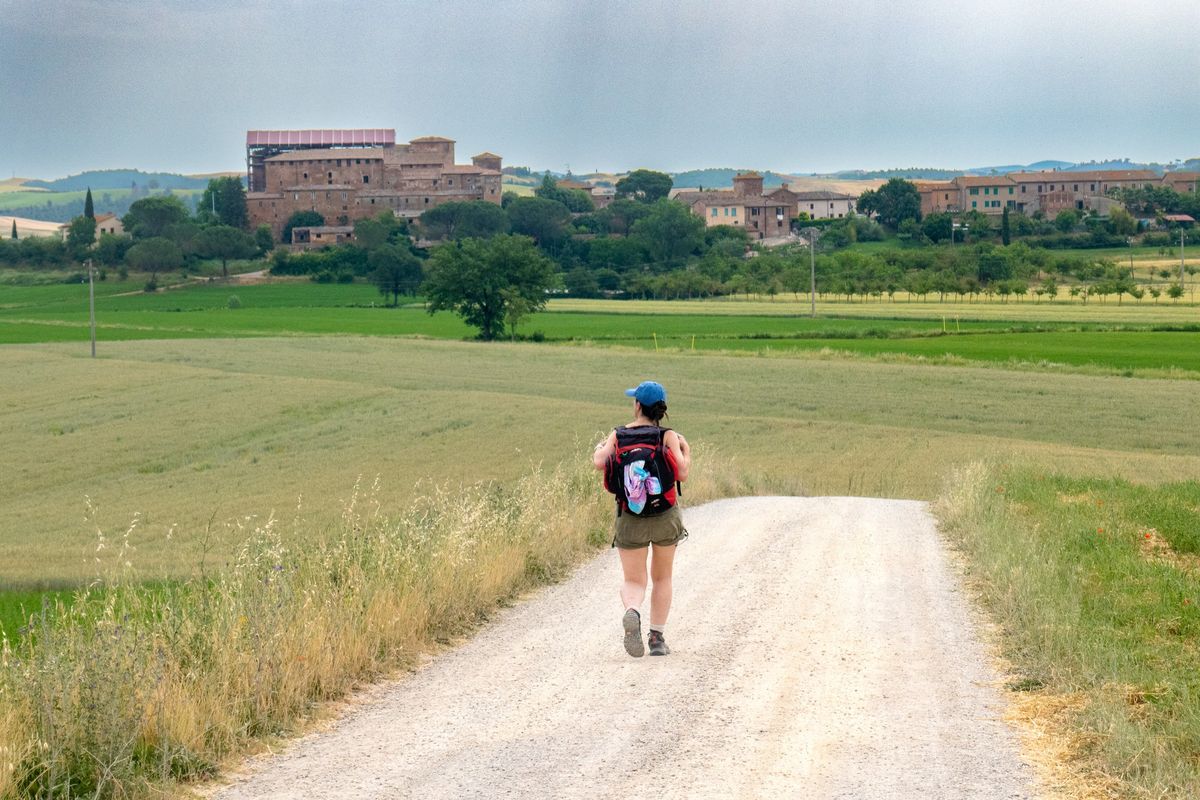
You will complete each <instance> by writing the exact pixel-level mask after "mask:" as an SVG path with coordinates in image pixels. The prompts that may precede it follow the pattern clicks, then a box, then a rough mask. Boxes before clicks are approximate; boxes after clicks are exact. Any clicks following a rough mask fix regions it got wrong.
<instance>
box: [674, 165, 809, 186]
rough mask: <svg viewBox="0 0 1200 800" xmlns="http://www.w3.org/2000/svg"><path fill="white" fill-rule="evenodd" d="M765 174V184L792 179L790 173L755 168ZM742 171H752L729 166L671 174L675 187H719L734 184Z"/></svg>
mask: <svg viewBox="0 0 1200 800" xmlns="http://www.w3.org/2000/svg"><path fill="white" fill-rule="evenodd" d="M755 171H756V172H758V173H759V174H761V175H762V176H763V186H765V187H774V186H780V185H782V184H784V183H787V182H789V181H791V180H792V177H791V176H790V175H785V174H782V173H778V172H771V171H770V170H767V171H765V172H764V171H762V170H755ZM740 172H750V170H748V169H729V168H725V167H722V168H714V169H691V170H688V171H687V172H676V173H675V174H673V175H672V176H671V178H672V179H673V180H674V186H673V188H675V189H699V188H701V187H704V188H706V189H717V188H720V187H723V186H732V185H733V176H734V175H737V174H738V173H740Z"/></svg>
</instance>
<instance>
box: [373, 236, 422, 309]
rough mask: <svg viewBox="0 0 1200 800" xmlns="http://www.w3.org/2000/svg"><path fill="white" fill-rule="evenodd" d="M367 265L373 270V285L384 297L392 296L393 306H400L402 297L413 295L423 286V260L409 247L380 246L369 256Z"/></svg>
mask: <svg viewBox="0 0 1200 800" xmlns="http://www.w3.org/2000/svg"><path fill="white" fill-rule="evenodd" d="M367 265H368V266H370V268H371V283H373V284H375V286H376V287H377V288H378V289H379V293H380V294H382V295H383V296H384V297H387V296H388V295H391V296H392V303H391V304H392V306H397V305H399V304H400V295H402V294H404V293H406V292H408V293H413V292H415V291H416V290H417V287H418V286H420V285H421V277H422V272H421V260H420V259H419V258H417V257H416V256H414V255H413V254H412V252H410V251H409V249H408V248H407V247H401V246H399V245H395V244H384V245H380V246H379V247H377V248H376V249H374V250H372V251H371V255H369V256H367Z"/></svg>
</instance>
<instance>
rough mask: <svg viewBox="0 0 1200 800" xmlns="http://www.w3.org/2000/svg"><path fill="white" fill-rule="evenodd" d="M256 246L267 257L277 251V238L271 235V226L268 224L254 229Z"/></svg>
mask: <svg viewBox="0 0 1200 800" xmlns="http://www.w3.org/2000/svg"><path fill="white" fill-rule="evenodd" d="M254 244H255V245H256V246H257V247H258V252H259V253H261V254H262V255H266V254H267V253H269V252H271V251H272V250H274V249H275V237H274V236H272V235H271V226H270V225H267V224H266V223H264V224H262V225H259V226H258V227H257V228H255V229H254Z"/></svg>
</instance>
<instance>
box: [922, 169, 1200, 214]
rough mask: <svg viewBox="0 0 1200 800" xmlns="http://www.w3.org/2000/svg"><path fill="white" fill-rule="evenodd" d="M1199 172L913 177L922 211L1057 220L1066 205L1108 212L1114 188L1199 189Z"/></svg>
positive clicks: (1135, 170) (1110, 171)
mask: <svg viewBox="0 0 1200 800" xmlns="http://www.w3.org/2000/svg"><path fill="white" fill-rule="evenodd" d="M1197 181H1200V173H1196V172H1168V173H1167V174H1166V175H1163V176H1159V175H1158V174H1157V173H1155V172H1152V171H1150V170H1139V169H1123V170H1097V171H1092V172H1062V171H1055V172H1010V173H1008V174H1007V175H993V176H978V175H959V176H958V177H957V178H954V179H953V180H949V181H913V183H915V184H916V186H917V191H918V192H919V193H920V195H921V214H922V215H924V214H934V213H939V212H944V211H951V212H959V211H982V212H983V213H984V214H991V215H995V216H999V215H1001V214H1003V213H1004V209H1005V208H1008V209H1010V210H1012V211H1020V212H1021V213H1023V214H1027V215H1032V214H1033V213H1035V212H1037V211H1041V212H1042V213H1043V214H1044V215H1045V216H1046V217H1049V218H1051V219H1053V218H1054V217H1056V216H1058V215H1059V213H1061V212H1063V211H1066V210H1068V209H1070V210H1075V211H1082V210H1084V209H1088V210H1091V211H1095V212H1097V213H1098V214H1100V215H1102V216H1107V215H1108V213H1109V212H1110V211H1111V210H1112V208H1113V206H1119V205H1120V204H1119V203H1117V201H1115V200H1113V199H1112V198H1111V197H1108V196H1107V195H1108V191H1109V190H1110V189H1141V188H1147V189H1148V188H1153V187H1162V186H1166V187H1170V188H1172V189H1175V190H1176V191H1179V192H1186V191H1192V192H1194V191H1196V188H1197Z"/></svg>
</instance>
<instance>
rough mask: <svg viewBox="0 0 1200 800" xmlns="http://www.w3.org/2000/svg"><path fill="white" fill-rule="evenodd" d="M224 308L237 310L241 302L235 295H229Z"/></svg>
mask: <svg viewBox="0 0 1200 800" xmlns="http://www.w3.org/2000/svg"><path fill="white" fill-rule="evenodd" d="M225 307H226V308H229V309H238V308H241V307H242V300H241V298H240V297H238V296H237V295H236V294H231V295H229V299H228V300H227V301H225Z"/></svg>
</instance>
